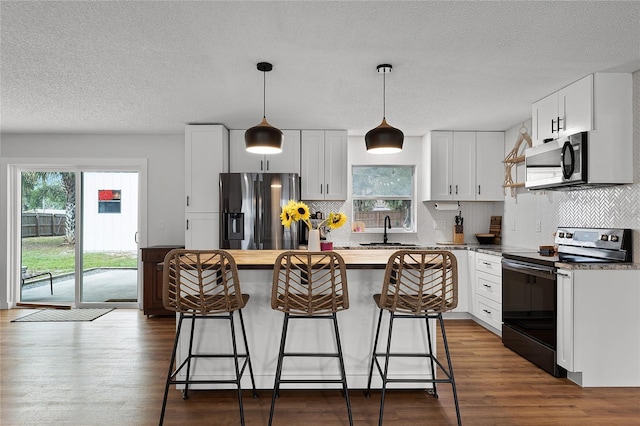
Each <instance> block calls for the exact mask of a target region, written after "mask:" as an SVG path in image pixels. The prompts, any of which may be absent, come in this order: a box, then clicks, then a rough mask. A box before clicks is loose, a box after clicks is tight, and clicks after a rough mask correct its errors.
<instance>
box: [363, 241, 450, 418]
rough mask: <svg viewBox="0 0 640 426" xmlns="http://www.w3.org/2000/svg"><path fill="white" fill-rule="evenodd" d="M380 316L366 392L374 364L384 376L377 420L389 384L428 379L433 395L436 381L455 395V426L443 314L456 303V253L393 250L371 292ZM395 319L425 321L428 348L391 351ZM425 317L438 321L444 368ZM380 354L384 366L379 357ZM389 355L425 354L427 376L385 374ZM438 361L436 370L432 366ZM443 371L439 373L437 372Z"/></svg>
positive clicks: (425, 380) (381, 412)
mask: <svg viewBox="0 0 640 426" xmlns="http://www.w3.org/2000/svg"><path fill="white" fill-rule="evenodd" d="M373 299H374V300H375V302H376V304H377V305H378V308H380V315H379V316H378V326H377V328H376V336H375V339H374V343H373V351H372V356H371V367H370V369H369V379H368V382H367V392H366V395H367V397H369V396H370V394H371V378H372V375H373V367H374V365H375V367H376V368H377V369H378V372H379V373H380V376H381V377H382V395H381V400H380V416H379V420H378V424H379V425H380V426H381V425H382V416H383V414H384V399H385V393H386V390H387V385H388V384H389V383H430V384H432V385H433V396H434V397H436V398H437V397H438V392H437V389H436V384H437V383H450V384H451V387H452V389H453V400H454V403H455V407H456V417H457V420H458V425H461V424H462V420H461V418H460V407H459V405H458V395H457V392H456V382H455V380H454V376H453V366H452V364H451V356H450V354H449V345H448V343H447V336H446V333H445V330H444V322H443V319H442V313H443V312H446V311H450V310H452V309H454V308H455V307H456V306H458V263H457V260H456V257H455V256H454V255H453V254H452V253H451V252H449V251H443V250H399V251H396V252H395V253H393V254H392V255H391V256H390V257H389V260H388V262H387V266H386V269H385V275H384V282H383V284H382V292H381V293H380V294H375V295H374V296H373ZM383 311H388V312H389V314H390V316H389V331H388V336H387V348H386V350H385V352H378V349H377V348H378V337H379V336H380V324H381V321H382V312H383ZM395 319H418V320H421V321H425V324H426V337H427V342H428V345H427V346H428V348H427V351H428V352H427V353H394V352H392V351H391V337H392V331H393V322H394V320H395ZM429 320H437V321H438V323H439V325H440V331H441V333H442V343H443V346H444V351H445V354H446V358H447V367H446V368H445V366H444V365H443V364H442V363H441V362H440V361H439V360H438V358H437V356H436V354H435V352H434V351H433V349H434V348H433V347H432V343H431V330H430V325H429ZM380 357H384V364H383V366H381V365H380V362H379V360H378V358H380ZM393 357H403V358H407V357H416V358H429V361H430V367H431V378H393V377H389V362H390V360H391V358H393ZM436 366H437V367H438V369H437V370H436ZM437 371H438V372H441V373H443V374H444V377H443V378H437V376H436V372H437Z"/></svg>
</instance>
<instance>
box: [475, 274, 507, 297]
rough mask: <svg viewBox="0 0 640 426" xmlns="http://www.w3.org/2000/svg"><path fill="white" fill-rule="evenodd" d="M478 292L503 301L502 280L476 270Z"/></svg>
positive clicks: (480, 294) (479, 294)
mask: <svg viewBox="0 0 640 426" xmlns="http://www.w3.org/2000/svg"><path fill="white" fill-rule="evenodd" d="M476 294H477V295H478V296H483V297H486V298H487V299H491V300H493V301H494V302H497V303H502V282H501V280H500V278H499V277H496V276H495V275H491V274H487V273H486V272H482V271H476Z"/></svg>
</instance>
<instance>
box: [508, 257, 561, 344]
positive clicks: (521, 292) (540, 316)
mask: <svg viewBox="0 0 640 426" xmlns="http://www.w3.org/2000/svg"><path fill="white" fill-rule="evenodd" d="M556 299H557V295H556V275H555V268H553V267H548V266H543V265H537V264H530V263H525V262H519V261H515V260H511V259H503V260H502V322H503V323H504V325H506V326H509V327H511V328H512V329H513V330H515V331H517V332H519V333H521V334H523V335H524V336H526V337H528V338H530V339H533V340H535V341H537V342H539V343H541V344H543V345H544V346H546V347H548V348H550V349H555V348H556Z"/></svg>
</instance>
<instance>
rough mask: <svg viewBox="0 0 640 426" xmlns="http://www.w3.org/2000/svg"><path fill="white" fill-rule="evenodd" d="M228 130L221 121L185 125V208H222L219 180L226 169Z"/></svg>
mask: <svg viewBox="0 0 640 426" xmlns="http://www.w3.org/2000/svg"><path fill="white" fill-rule="evenodd" d="M228 146H229V131H228V130H227V129H226V128H225V127H224V126H221V125H189V126H187V127H186V128H185V195H186V197H187V200H186V207H185V211H186V212H215V211H218V209H219V207H218V206H219V203H220V201H219V196H218V181H219V175H220V173H223V172H225V171H226V170H227V158H228Z"/></svg>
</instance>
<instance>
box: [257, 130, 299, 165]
mask: <svg viewBox="0 0 640 426" xmlns="http://www.w3.org/2000/svg"><path fill="white" fill-rule="evenodd" d="M282 134H283V135H284V140H283V142H282V153H281V154H271V155H265V156H264V164H265V170H264V172H266V173H298V174H300V130H283V131H282Z"/></svg>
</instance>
